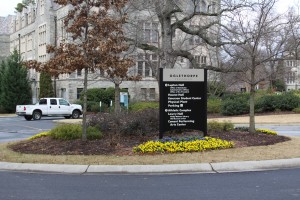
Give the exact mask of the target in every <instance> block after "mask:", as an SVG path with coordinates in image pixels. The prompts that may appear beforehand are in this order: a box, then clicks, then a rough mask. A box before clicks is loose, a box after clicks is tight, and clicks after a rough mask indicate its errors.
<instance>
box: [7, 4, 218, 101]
mask: <svg viewBox="0 0 300 200" xmlns="http://www.w3.org/2000/svg"><path fill="white" fill-rule="evenodd" d="M208 5H211V6H210V11H211V12H214V10H212V9H217V4H216V0H202V1H201V2H200V1H199V7H197V9H199V12H200V9H203V8H204V9H207V8H208V7H209V6H208ZM69 10H70V6H59V5H57V4H55V3H54V2H53V0H37V1H36V3H35V4H34V5H33V4H30V5H29V6H27V7H26V8H24V9H23V11H22V12H21V13H17V14H16V16H14V18H13V20H12V21H11V23H10V27H9V28H10V33H11V34H10V51H11V52H12V51H13V50H14V49H17V50H19V51H20V53H21V57H22V59H23V60H37V61H40V62H45V61H47V60H49V59H50V55H49V54H47V53H46V45H48V44H52V45H59V44H60V43H61V42H66V41H67V40H68V37H69V36H68V33H67V32H66V28H65V26H64V23H63V21H64V18H65V17H66V15H67V13H68V11H69ZM201 11H203V10H201ZM207 11H209V10H207ZM130 15H131V16H133V15H134V17H140V18H139V20H138V25H139V30H140V32H139V34H140V36H141V37H142V38H143V40H144V41H145V42H146V43H150V44H152V45H156V46H158V45H159V42H160V38H159V32H160V31H159V29H160V25H159V22H158V20H156V19H154V18H153V17H151V16H148V15H146V14H145V13H142V14H141V13H133V14H132V13H131V14H130ZM150 19H151V20H150ZM196 25H197V23H194V24H191V26H196ZM216 32H217V31H216ZM174 37H176V38H177V37H178V38H180V39H178V40H175V41H176V42H175V44H174V45H183V43H184V46H185V48H190V49H191V52H192V53H193V55H195V58H196V59H197V62H198V63H199V64H207V63H210V64H213V62H216V60H217V59H216V51H215V50H214V49H209V47H207V46H206V45H205V43H204V42H203V41H202V40H201V39H200V38H199V37H196V36H184V37H183V34H182V33H180V32H176V33H174ZM133 57H134V58H135V61H136V63H135V65H134V66H133V67H132V68H131V69H130V71H131V73H134V74H138V75H141V76H142V77H143V78H142V80H140V81H123V82H122V84H121V85H120V87H121V88H125V89H127V90H128V92H129V94H130V97H131V100H133V101H157V100H158V96H159V95H158V82H157V79H156V73H157V69H158V66H159V64H160V63H159V57H158V55H156V54H153V53H151V52H145V51H142V50H140V49H136V50H135V51H134V52H133ZM175 67H179V68H190V63H189V61H188V60H187V59H185V58H179V59H178V60H177V62H176V64H175ZM83 73H84V72H83V70H82V71H74V72H73V73H71V74H61V75H60V76H59V78H58V79H56V80H55V82H56V84H55V86H56V87H55V92H56V96H57V97H63V98H66V99H68V100H69V101H71V102H74V101H76V100H77V99H78V98H79V96H80V93H81V91H82V90H83V77H84V74H83ZM213 77H216V74H214V73H210V78H213ZM29 78H30V80H31V82H32V91H33V103H34V102H36V100H37V99H38V94H39V74H38V73H37V72H36V71H35V70H32V69H31V70H29ZM108 87H114V84H113V83H112V82H110V81H108V80H107V79H104V78H102V77H101V74H100V71H99V72H95V73H91V74H89V80H88V88H103V89H106V88H108Z"/></svg>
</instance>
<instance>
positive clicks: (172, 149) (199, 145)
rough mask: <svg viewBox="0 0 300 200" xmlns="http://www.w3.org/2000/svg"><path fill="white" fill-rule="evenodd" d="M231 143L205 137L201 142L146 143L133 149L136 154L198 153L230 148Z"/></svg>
mask: <svg viewBox="0 0 300 200" xmlns="http://www.w3.org/2000/svg"><path fill="white" fill-rule="evenodd" d="M233 145H234V144H233V142H229V141H226V140H221V139H216V138H212V137H205V139H203V140H195V141H185V142H174V141H172V142H164V143H163V142H160V141H148V142H145V143H143V144H140V145H139V146H136V147H134V148H133V152H136V153H163V152H169V153H176V152H199V151H205V150H212V149H226V148H232V147H233Z"/></svg>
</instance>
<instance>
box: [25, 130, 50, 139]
mask: <svg viewBox="0 0 300 200" xmlns="http://www.w3.org/2000/svg"><path fill="white" fill-rule="evenodd" d="M48 135H50V134H49V132H41V133H39V134H36V135H34V136H31V137H30V138H28V140H33V139H36V138H40V137H44V136H48Z"/></svg>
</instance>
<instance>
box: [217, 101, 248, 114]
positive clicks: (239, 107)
mask: <svg viewBox="0 0 300 200" xmlns="http://www.w3.org/2000/svg"><path fill="white" fill-rule="evenodd" d="M221 113H222V114H223V115H241V114H247V113H249V99H246V98H245V97H237V98H233V99H232V98H227V99H225V100H224V101H222V105H221Z"/></svg>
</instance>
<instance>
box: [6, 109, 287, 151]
mask: <svg viewBox="0 0 300 200" xmlns="http://www.w3.org/2000/svg"><path fill="white" fill-rule="evenodd" d="M88 124H89V127H90V129H91V130H93V131H92V133H96V134H92V135H97V137H91V138H90V140H87V141H82V140H81V139H80V137H79V138H78V136H77V138H76V137H73V134H72V131H65V132H64V131H63V132H61V135H60V136H55V135H57V133H58V132H59V131H58V130H61V129H63V128H58V130H57V129H53V130H51V131H50V132H46V133H45V132H43V133H40V134H39V135H36V136H34V137H32V138H30V139H28V140H24V141H21V142H17V143H13V144H11V145H9V148H10V149H12V150H14V151H16V152H21V153H30V154H50V155H136V154H141V153H145V152H146V151H145V150H142V149H146V147H144V146H146V144H147V145H149V144H151V145H152V146H153V144H154V143H155V142H156V143H155V145H161V144H162V145H163V146H164V149H163V150H158V151H154V150H152V151H151V150H150V151H149V150H147V152H149V153H165V152H169V153H170V152H171V153H174V152H194V151H203V150H211V149H222V148H232V147H234V148H239V147H247V146H263V145H272V144H276V143H279V142H284V141H287V140H289V138H288V137H284V136H279V135H275V134H265V133H262V132H268V131H262V130H259V131H257V133H256V134H250V133H249V131H247V129H244V130H243V129H234V127H233V124H231V123H230V122H221V123H220V122H210V123H209V124H208V127H209V132H208V136H209V137H208V138H211V139H208V138H203V136H202V133H201V132H199V131H194V130H181V131H177V132H170V133H165V135H164V138H163V140H161V141H159V140H158V127H159V126H158V125H159V120H158V111H157V109H145V110H142V111H138V112H129V113H128V114H126V113H120V114H108V113H100V114H96V115H90V116H89V123H88ZM69 126H70V127H72V128H70V127H69ZM62 127H64V128H66V127H69V129H73V128H74V127H75V128H74V129H75V130H78V125H63V126H62ZM76 127H77V128H76ZM96 130H97V131H96ZM98 131H99V133H98ZM75 132H76V131H75ZM77 132H80V130H79V131H77ZM64 133H65V134H64ZM58 135H59V134H58ZM75 135H76V134H75ZM88 135H89V134H88ZM147 142H148V143H147ZM149 142H150V143H149ZM151 142H152V143H151ZM204 142H208V143H204ZM216 144H217V145H216ZM140 145H144V146H140ZM151 145H150V146H151Z"/></svg>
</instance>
